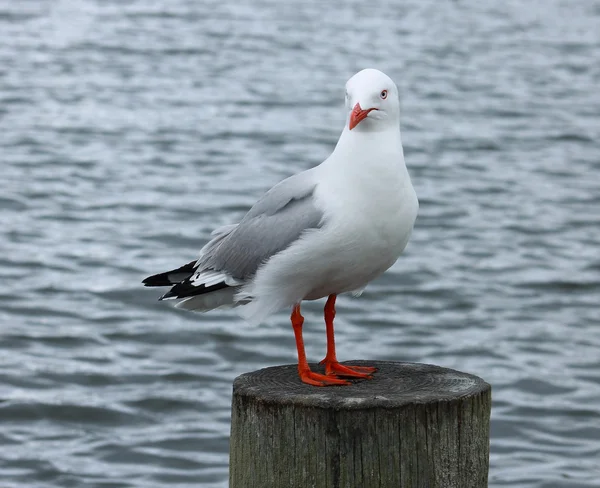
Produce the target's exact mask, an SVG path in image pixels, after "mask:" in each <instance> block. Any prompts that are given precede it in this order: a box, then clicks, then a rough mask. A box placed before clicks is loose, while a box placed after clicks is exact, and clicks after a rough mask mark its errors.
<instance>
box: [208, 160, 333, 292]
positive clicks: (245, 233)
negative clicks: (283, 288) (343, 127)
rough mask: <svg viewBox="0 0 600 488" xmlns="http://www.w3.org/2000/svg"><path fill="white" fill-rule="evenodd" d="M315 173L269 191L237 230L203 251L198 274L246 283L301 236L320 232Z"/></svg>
mask: <svg viewBox="0 0 600 488" xmlns="http://www.w3.org/2000/svg"><path fill="white" fill-rule="evenodd" d="M313 171H314V170H308V171H305V172H303V173H299V174H297V175H294V176H291V177H290V178H287V179H286V180H283V181H282V182H281V183H279V184H278V185H276V186H274V187H273V188H272V189H271V190H269V191H268V192H267V193H266V194H265V195H264V196H263V197H262V198H261V199H260V200H259V201H258V202H257V203H256V204H255V205H254V206H253V207H252V208H251V209H250V211H249V212H248V213H247V214H246V216H245V217H244V218H243V219H242V221H241V222H240V223H239V224H238V225H237V226H231V227H230V228H227V231H228V232H223V233H221V234H218V235H217V236H215V238H214V239H213V241H217V240H218V242H216V243H214V244H213V241H211V242H209V243H208V244H207V246H206V247H205V248H204V249H203V251H205V250H206V251H207V252H204V253H203V254H201V256H200V259H199V261H198V264H199V267H198V272H199V273H198V274H200V273H202V272H205V271H207V270H214V271H221V272H224V273H227V274H228V275H229V276H231V277H232V278H234V279H235V280H246V279H248V278H250V277H251V276H253V275H254V274H255V273H256V271H257V269H258V267H259V266H260V265H261V264H262V263H264V262H265V261H267V260H268V259H269V258H270V257H271V256H273V255H274V254H276V253H278V252H280V251H282V250H284V249H285V248H287V247H288V246H289V245H290V244H292V243H293V242H294V241H296V240H297V239H298V238H299V237H300V235H301V234H302V233H303V232H304V231H306V230H308V229H315V228H319V227H320V226H321V224H322V220H323V212H322V211H321V210H319V209H318V208H317V207H316V206H315V202H314V197H313V193H314V190H315V187H316V181H315V179H314V172H313Z"/></svg>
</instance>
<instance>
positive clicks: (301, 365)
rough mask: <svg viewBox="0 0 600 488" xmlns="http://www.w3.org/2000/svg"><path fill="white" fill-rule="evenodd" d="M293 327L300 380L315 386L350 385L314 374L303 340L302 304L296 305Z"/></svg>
mask: <svg viewBox="0 0 600 488" xmlns="http://www.w3.org/2000/svg"><path fill="white" fill-rule="evenodd" d="M291 320H292V327H293V328H294V336H295V337H296V348H297V349H298V374H299V376H300V380H301V381H302V382H304V383H307V384H309V385H314V386H330V385H349V384H351V383H350V382H349V381H346V380H342V379H340V378H338V377H336V376H335V375H333V376H325V375H324V374H318V373H313V372H312V371H311V370H310V367H309V366H308V362H307V361H306V352H305V351H304V340H303V339H302V325H303V324H304V317H303V316H302V314H301V313H300V304H298V305H295V306H294V309H293V310H292V316H291Z"/></svg>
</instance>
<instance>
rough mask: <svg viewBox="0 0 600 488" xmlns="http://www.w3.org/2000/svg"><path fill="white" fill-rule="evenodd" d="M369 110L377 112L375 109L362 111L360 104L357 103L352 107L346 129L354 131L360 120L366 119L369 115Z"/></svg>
mask: <svg viewBox="0 0 600 488" xmlns="http://www.w3.org/2000/svg"><path fill="white" fill-rule="evenodd" d="M371 110H377V109H376V108H369V109H367V110H363V109H362V108H360V103H357V104H356V105H354V108H353V109H352V112H351V113H350V123H349V124H348V128H349V129H350V130H352V129H354V128H355V127H356V126H357V125H358V123H359V122H360V121H361V120H363V119H366V118H367V115H369V112H370V111H371Z"/></svg>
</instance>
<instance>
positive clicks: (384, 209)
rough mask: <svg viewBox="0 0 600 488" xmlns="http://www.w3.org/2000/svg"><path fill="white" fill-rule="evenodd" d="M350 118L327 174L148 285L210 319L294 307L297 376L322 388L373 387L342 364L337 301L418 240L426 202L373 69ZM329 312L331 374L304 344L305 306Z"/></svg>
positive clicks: (393, 101) (277, 199)
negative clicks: (314, 365)
mask: <svg viewBox="0 0 600 488" xmlns="http://www.w3.org/2000/svg"><path fill="white" fill-rule="evenodd" d="M346 109H347V111H348V118H347V121H346V125H345V127H344V130H343V131H342V134H341V136H340V138H339V140H338V143H337V145H336V146H335V149H334V150H333V153H332V154H331V156H329V157H328V158H327V159H326V160H325V161H323V162H322V163H321V164H320V165H318V166H316V167H314V168H311V169H309V170H307V171H303V172H302V173H299V174H296V175H293V176H291V177H289V178H287V179H285V180H283V181H282V182H280V183H279V184H277V185H275V186H274V187H273V188H271V189H270V190H269V191H268V192H267V193H266V194H265V195H264V196H263V197H262V198H261V199H260V200H258V202H257V203H256V204H255V205H254V206H253V207H252V208H251V209H250V211H249V212H248V213H247V214H246V215H245V217H244V218H243V219H242V220H241V222H240V223H238V224H234V225H228V226H225V227H221V228H219V229H217V230H215V231H214V232H213V233H212V234H211V236H212V239H211V240H210V241H209V242H208V243H207V244H206V245H205V246H204V247H203V248H202V249H201V251H200V257H199V259H197V260H195V261H192V262H190V263H188V264H186V265H184V266H182V267H180V268H178V269H174V270H172V271H167V272H165V273H161V274H157V275H154V276H150V277H148V278H146V279H145V280H144V281H143V283H144V284H145V285H146V286H172V285H174V286H173V287H172V288H171V290H170V291H169V292H167V293H166V294H165V295H163V296H162V297H161V300H162V299H180V300H181V301H179V302H178V303H177V305H176V306H177V307H179V308H183V309H187V310H194V311H200V312H205V311H208V310H212V309H215V308H218V307H225V306H239V308H238V311H239V312H240V315H242V316H243V317H244V318H246V319H247V320H249V321H251V322H255V323H258V322H261V321H263V320H264V319H265V318H266V317H267V316H268V315H269V314H271V313H273V312H275V311H277V310H280V309H282V308H285V307H291V309H292V313H291V321H292V326H293V329H294V335H295V337H296V347H297V349H298V372H299V375H300V379H301V380H302V381H303V382H304V383H308V384H310V385H315V386H327V385H347V384H350V383H349V382H348V381H346V380H344V379H343V377H350V378H371V374H372V373H374V372H375V371H376V369H375V368H371V367H359V366H344V365H341V364H340V363H339V362H338V360H337V357H336V352H335V342H334V333H333V318H334V316H335V300H336V296H337V295H338V294H340V293H347V292H350V293H352V294H354V295H356V296H358V295H360V294H361V293H362V291H363V290H364V288H365V287H366V285H367V284H368V283H369V282H370V281H371V280H373V279H374V278H376V277H377V276H379V275H380V274H382V273H383V272H384V271H385V270H387V269H388V268H389V267H390V266H392V264H394V263H395V262H396V260H397V259H398V257H399V256H400V254H401V253H402V251H403V250H404V248H405V247H406V244H407V243H408V240H409V237H410V235H411V232H412V229H413V225H414V222H415V219H416V217H417V212H418V209H419V202H418V200H417V195H416V193H415V190H414V188H413V186H412V184H411V181H410V176H409V174H408V171H407V169H406V165H405V163H404V153H403V150H402V140H401V137H400V104H399V101H398V89H397V87H396V85H395V84H394V82H393V81H392V80H391V79H390V78H389V77H388V76H387V75H385V74H384V73H382V72H381V71H378V70H375V69H365V70H362V71H360V72H358V73H357V74H355V75H354V76H353V77H352V78H350V80H348V82H347V83H346ZM324 297H328V299H327V303H326V305H325V314H324V315H325V324H326V333H327V354H326V356H325V359H323V361H321V364H324V365H325V374H318V373H316V372H313V371H311V370H310V367H309V365H308V362H307V360H306V354H305V351H304V343H303V340H302V324H303V322H304V318H303V317H302V315H301V314H300V302H302V300H317V299H319V298H324Z"/></svg>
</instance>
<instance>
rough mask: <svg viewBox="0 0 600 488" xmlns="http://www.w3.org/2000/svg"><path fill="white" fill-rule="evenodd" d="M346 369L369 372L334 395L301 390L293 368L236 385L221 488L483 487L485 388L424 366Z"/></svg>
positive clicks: (485, 473) (486, 442)
mask: <svg viewBox="0 0 600 488" xmlns="http://www.w3.org/2000/svg"><path fill="white" fill-rule="evenodd" d="M348 364H354V365H369V366H376V367H377V368H379V371H378V372H377V373H375V377H374V379H372V380H362V381H356V382H355V383H354V384H353V385H352V386H341V387H340V386H337V387H333V386H330V387H314V386H308V385H305V384H303V383H301V382H300V380H299V379H298V375H297V369H296V366H295V365H289V366H277V367H273V368H266V369H261V370H259V371H254V372H252V373H246V374H243V375H241V376H239V377H238V378H236V380H235V382H234V384H233V405H232V418H231V444H230V468H229V486H230V488H484V487H487V478H488V465H489V420H490V410H491V387H490V385H488V384H487V383H486V382H485V381H483V380H482V379H481V378H478V377H477V376H473V375H470V374H466V373H461V372H459V371H454V370H451V369H446V368H441V367H438V366H432V365H428V364H415V363H398V362H391V361H389V362H388V361H378V362H373V361H371V362H365V361H349V362H348ZM311 368H313V371H322V370H320V369H319V367H318V366H317V365H311Z"/></svg>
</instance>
